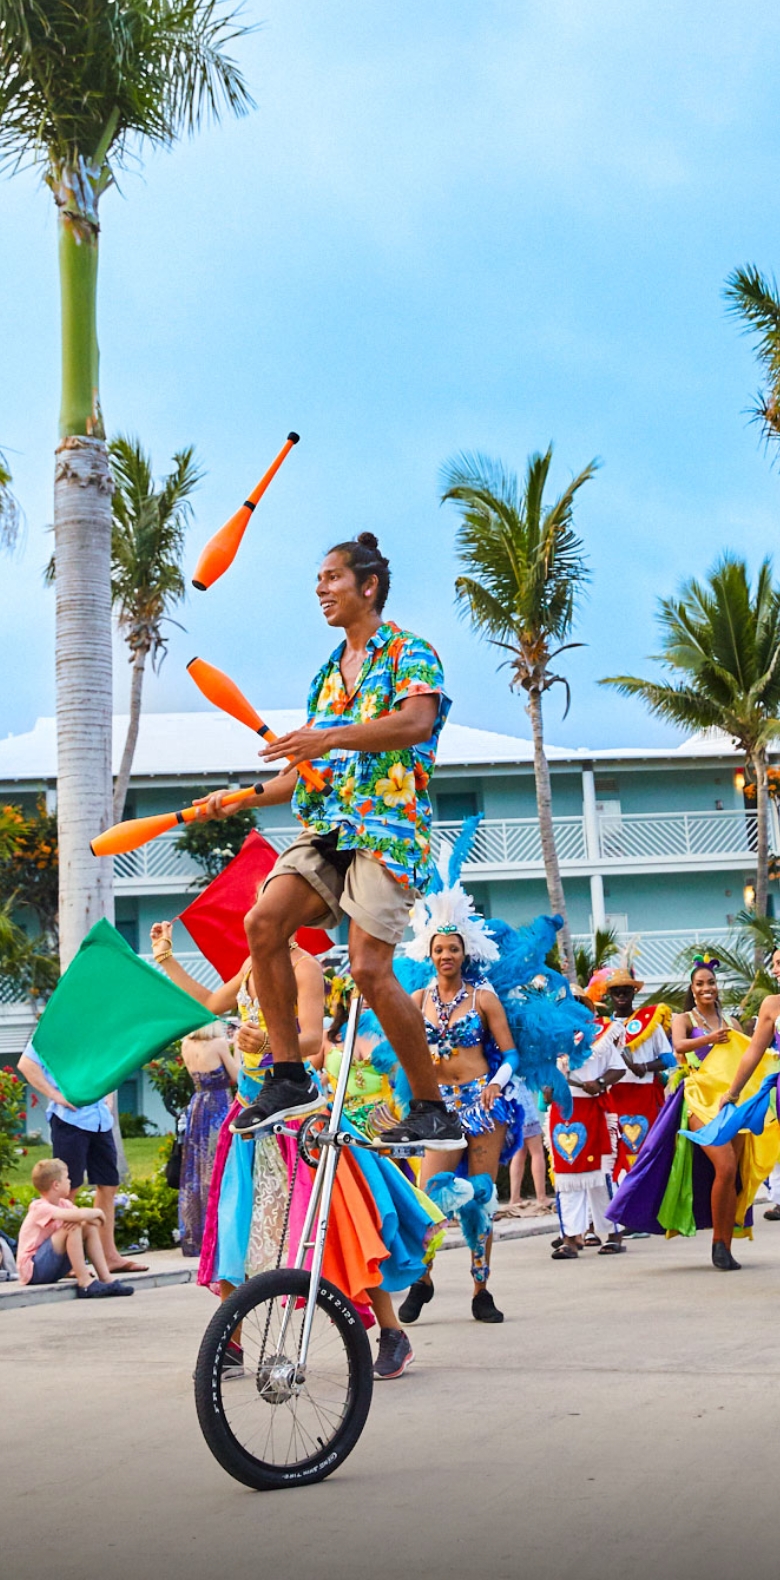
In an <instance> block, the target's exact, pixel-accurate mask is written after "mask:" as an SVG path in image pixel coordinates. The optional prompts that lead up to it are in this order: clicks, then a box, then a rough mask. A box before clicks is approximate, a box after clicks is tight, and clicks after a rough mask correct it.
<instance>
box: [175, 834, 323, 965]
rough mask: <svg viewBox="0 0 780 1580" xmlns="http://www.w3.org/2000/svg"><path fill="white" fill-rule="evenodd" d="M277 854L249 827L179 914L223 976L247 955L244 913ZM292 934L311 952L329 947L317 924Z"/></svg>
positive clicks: (188, 930) (313, 953) (265, 840)
mask: <svg viewBox="0 0 780 1580" xmlns="http://www.w3.org/2000/svg"><path fill="white" fill-rule="evenodd" d="M277 854H278V852H277V851H275V850H274V848H273V845H269V843H268V840H267V839H263V836H262V834H259V833H258V831H257V829H256V828H255V829H253V830H252V832H251V834H248V835H247V837H246V839H245V840H244V843H243V845H242V846H241V849H240V851H239V852H238V855H237V856H234V857H233V860H232V861H229V862H228V864H227V866H226V867H225V868H224V870H223V871H222V872H221V873H220V874H219V877H218V878H214V879H213V881H212V882H211V883H210V884H209V885H208V888H206V889H204V890H203V892H202V893H201V894H199V895H198V897H197V899H196V900H193V902H192V904H191V905H188V906H187V909H186V911H182V913H181V916H180V917H179V921H180V922H183V923H184V926H185V927H186V929H187V932H188V933H189V934H190V937H191V938H192V939H194V941H195V943H196V944H197V946H198V948H199V950H200V952H201V954H203V955H205V956H206V959H207V960H208V961H209V962H210V964H211V965H212V966H213V967H214V969H215V970H216V971H218V972H219V974H220V976H221V978H222V980H223V982H229V981H230V978H231V977H234V976H235V974H236V972H237V971H240V970H241V967H242V965H243V963H244V961H245V960H246V958H247V954H248V952H249V951H248V948H247V941H246V933H245V932H244V917H245V916H246V913H247V911H249V910H251V908H252V906H253V905H254V903H255V899H256V898H257V891H258V888H259V887H260V884H261V883H262V882H263V879H264V878H267V876H268V874H269V872H270V871H271V868H272V866H273V864H274V862H275V861H276V857H277ZM296 936H297V939H298V943H299V944H300V946H301V948H302V949H306V950H308V953H309V954H310V955H322V954H324V953H325V951H326V949H330V947H331V940H330V938H329V937H328V935H327V933H325V932H323V931H322V930H321V929H320V928H319V927H301V928H299V930H298V933H297V934H296Z"/></svg>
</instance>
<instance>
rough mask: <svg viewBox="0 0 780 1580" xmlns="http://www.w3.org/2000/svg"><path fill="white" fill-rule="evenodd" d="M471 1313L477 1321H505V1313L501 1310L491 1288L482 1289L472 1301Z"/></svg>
mask: <svg viewBox="0 0 780 1580" xmlns="http://www.w3.org/2000/svg"><path fill="white" fill-rule="evenodd" d="M471 1315H472V1317H473V1318H474V1321H475V1322H503V1320H504V1313H503V1311H499V1309H498V1306H497V1305H496V1302H495V1300H494V1299H493V1296H492V1295H491V1293H490V1290H489V1289H480V1291H479V1294H477V1295H475V1296H474V1299H473V1300H472V1302H471Z"/></svg>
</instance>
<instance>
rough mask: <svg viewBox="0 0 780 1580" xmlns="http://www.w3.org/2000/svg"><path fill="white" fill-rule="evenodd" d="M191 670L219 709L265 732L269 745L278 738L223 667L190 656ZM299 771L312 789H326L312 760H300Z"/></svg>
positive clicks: (260, 732) (203, 691)
mask: <svg viewBox="0 0 780 1580" xmlns="http://www.w3.org/2000/svg"><path fill="white" fill-rule="evenodd" d="M187 669H188V671H189V673H190V674H191V676H192V678H193V680H194V682H195V685H196V686H197V688H198V691H200V692H201V694H202V695H203V696H204V697H206V698H207V700H208V701H209V702H213V704H214V707H215V708H221V710H222V712H223V713H229V714H230V717H231V718H232V719H238V722H239V724H246V725H248V727H249V729H250V730H254V731H255V734H257V735H262V737H263V740H264V741H268V743H269V745H271V744H273V742H274V741H278V739H279V737H278V735H274V732H273V730H269V728H268V725H267V724H266V723H265V722H264V721H263V719H261V717H260V714H259V713H257V712H256V710H255V709H254V708H253V707H252V704H251V702H248V701H247V699H246V697H245V696H244V693H243V691H239V689H238V686H237V685H236V683H235V681H234V680H231V679H230V677H229V675H224V674H223V673H222V670H221V669H215V668H214V665H213V664H207V663H206V660H205V658H193V659H190V662H189V664H188V665H187ZM297 767H298V772H299V774H300V776H301V778H302V779H305V780H306V783H307V784H308V785H309V786H310V787H311V789H312V790H324V789H325V780H324V779H323V777H322V774H318V773H317V770H316V768H312V765H311V763H298V765H297Z"/></svg>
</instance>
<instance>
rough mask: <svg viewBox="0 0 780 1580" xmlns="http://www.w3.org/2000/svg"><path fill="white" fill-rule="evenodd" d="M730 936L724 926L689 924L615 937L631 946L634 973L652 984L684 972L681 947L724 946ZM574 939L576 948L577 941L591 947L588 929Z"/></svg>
mask: <svg viewBox="0 0 780 1580" xmlns="http://www.w3.org/2000/svg"><path fill="white" fill-rule="evenodd" d="M730 937H731V938H732V942H733V935H732V934H730V933H729V930H728V928H726V927H699V928H696V927H690V928H687V929H686V928H678V929H676V930H674V931H669V932H664V931H661V932H636V933H631V934H618V935H617V940H616V941H617V944H618V948H620V949H623V948H624V947H625V946H626V945H628V946H630V947H631V949H632V961H633V968H634V972H635V974H636V975H637V976H638V977H639V978H640V980H641V981H643V982H645V983H646V984H647V985H648V986H649V987H653V986H654V985H656V986H657V985H658V984H659V983H661V982H673V981H680V979H681V978H682V977H683V976H684V974H685V972H684V968H683V966H682V965H681V963H680V955H681V954H682V952H683V950H685V949H690V948H691V946H692V945H694V944H697V945H702V946H709V947H710V948H713V949H721V948H722V949H725V948H726V947H727V946H728V940H729V938H730ZM573 943H574V945H575V948H578V947H579V946H580V945H584V946H585V947H586V948H592V947H593V939H592V937H591V935H590V934H589V933H580V934H576V935H575V936H574V938H573Z"/></svg>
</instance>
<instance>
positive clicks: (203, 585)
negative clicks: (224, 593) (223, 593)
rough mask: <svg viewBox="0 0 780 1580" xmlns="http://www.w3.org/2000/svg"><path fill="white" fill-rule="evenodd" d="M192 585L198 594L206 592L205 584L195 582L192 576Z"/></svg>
mask: <svg viewBox="0 0 780 1580" xmlns="http://www.w3.org/2000/svg"><path fill="white" fill-rule="evenodd" d="M192 585H193V587H197V589H198V592H205V591H206V583H205V582H196V580H195V577H194V576H193V578H192Z"/></svg>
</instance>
